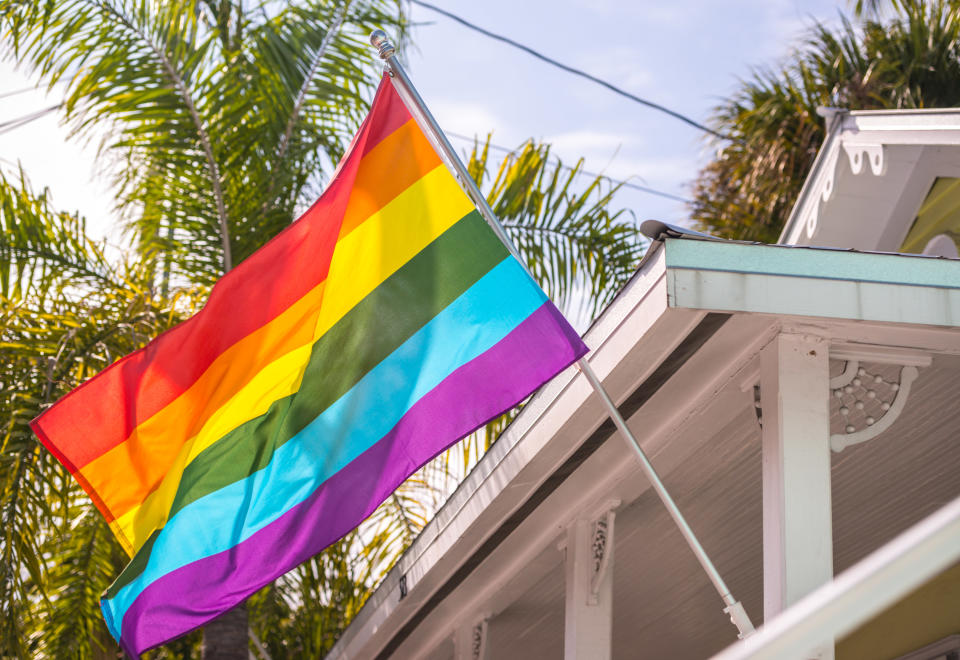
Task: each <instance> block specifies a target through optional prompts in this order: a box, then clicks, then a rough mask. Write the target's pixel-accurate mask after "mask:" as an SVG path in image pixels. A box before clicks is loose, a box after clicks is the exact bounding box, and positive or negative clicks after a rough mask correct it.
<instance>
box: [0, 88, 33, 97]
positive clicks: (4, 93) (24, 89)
mask: <svg viewBox="0 0 960 660" xmlns="http://www.w3.org/2000/svg"><path fill="white" fill-rule="evenodd" d="M35 91H37V88H36V87H24V88H23V89H15V90H13V91H10V92H0V99H5V98H7V97H8V96H16V95H17V94H25V93H27V92H35Z"/></svg>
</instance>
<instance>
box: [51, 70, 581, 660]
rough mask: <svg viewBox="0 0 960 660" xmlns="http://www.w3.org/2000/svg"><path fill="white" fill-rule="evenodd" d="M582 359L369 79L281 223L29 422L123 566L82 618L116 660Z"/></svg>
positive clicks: (166, 632)
mask: <svg viewBox="0 0 960 660" xmlns="http://www.w3.org/2000/svg"><path fill="white" fill-rule="evenodd" d="M585 352H586V347H585V346H584V344H583V342H582V341H581V339H580V337H579V336H578V335H577V333H576V332H575V331H574V330H573V329H572V328H571V327H570V326H569V324H568V323H567V322H566V320H565V319H564V318H563V316H562V315H561V314H560V313H559V312H558V311H557V310H556V308H555V307H554V306H553V304H552V303H551V302H550V301H549V300H548V299H547V297H546V295H545V294H544V293H543V291H542V290H541V289H540V288H539V287H538V286H537V285H536V283H535V282H533V280H531V279H530V277H529V275H528V274H527V273H526V271H525V270H524V269H523V267H522V266H521V265H520V264H519V263H518V262H517V261H516V260H515V259H514V258H513V257H512V256H511V255H510V253H509V251H508V250H507V249H506V247H505V246H504V245H503V244H502V243H500V241H499V240H498V239H497V237H496V236H495V235H494V233H493V232H492V230H491V229H490V228H489V227H488V226H487V225H486V223H485V222H484V221H483V219H482V218H481V217H480V215H479V213H478V212H477V210H476V209H475V208H474V207H473V204H472V203H471V202H470V200H469V199H468V198H467V196H466V195H465V194H464V193H463V191H462V190H461V189H460V187H459V186H458V184H457V183H456V181H455V179H454V178H453V176H452V175H451V174H450V172H449V171H448V170H447V168H446V166H445V165H444V164H443V163H442V162H441V160H440V157H439V156H438V155H437V153H436V152H435V151H434V149H433V147H432V146H431V145H430V143H429V142H428V140H427V139H426V137H425V136H424V134H423V132H422V131H421V129H420V128H419V127H418V126H417V124H416V122H415V121H414V119H413V118H412V117H411V114H410V112H409V110H408V109H407V108H406V106H405V105H404V103H403V101H402V100H401V98H400V97H399V95H398V94H397V93H396V91H395V90H394V89H393V86H392V84H391V83H390V81H389V79H388V78H387V77H384V80H383V81H382V82H381V85H380V87H379V89H378V91H377V94H376V96H375V98H374V102H373V105H372V107H371V110H370V114H369V115H368V117H367V119H366V120H365V121H364V123H363V125H362V126H361V128H360V130H359V132H358V133H357V135H356V137H355V138H354V141H353V143H352V144H351V146H350V148H349V150H348V152H347V154H346V155H345V156H344V158H343V160H342V161H341V163H340V165H339V166H338V168H337V170H336V172H335V174H334V177H333V179H332V180H331V182H330V184H329V186H328V187H327V190H326V191H325V192H324V194H323V195H322V196H321V197H320V199H319V200H318V201H317V202H316V203H315V204H314V205H313V206H312V207H311V208H310V209H309V210H308V211H307V212H306V213H305V214H304V215H303V216H302V217H301V218H300V219H299V220H298V221H297V222H295V223H294V224H292V225H291V226H290V227H289V228H288V229H286V230H285V231H284V232H282V233H281V234H279V235H278V236H277V237H275V238H274V239H273V240H271V241H270V242H268V243H267V244H266V245H265V246H264V247H263V248H261V249H260V250H258V251H257V252H256V253H255V254H253V255H252V256H251V257H250V258H248V259H247V260H246V261H244V262H243V263H242V264H240V265H239V266H237V268H235V269H234V270H233V271H231V272H230V273H228V274H227V275H225V276H224V277H223V278H222V279H221V281H220V282H218V283H217V285H216V286H215V287H214V288H213V291H212V292H211V295H210V298H209V300H208V302H207V304H206V305H205V306H204V308H203V309H202V310H201V311H200V312H199V313H197V314H196V315H195V316H193V317H192V318H190V319H188V320H187V321H185V322H184V323H182V324H180V325H179V326H177V327H175V328H173V329H171V330H170V331H168V332H166V333H164V334H163V335H161V336H159V337H158V338H156V339H155V340H154V341H152V342H151V343H150V344H148V345H147V346H146V347H145V348H144V349H142V350H140V351H137V352H136V353H133V354H131V355H129V356H127V357H125V358H123V359H121V360H119V361H118V362H116V363H114V364H113V365H112V366H111V367H109V368H108V369H106V370H104V371H103V372H102V373H100V374H99V375H98V376H96V377H94V378H93V379H91V380H89V381H87V382H86V383H84V384H83V385H81V386H80V387H78V388H77V389H75V390H74V391H73V392H71V393H69V394H67V395H66V396H65V397H64V398H62V399H61V400H60V401H58V402H57V403H56V404H54V405H53V406H52V407H51V408H50V409H48V410H47V411H46V412H44V413H43V414H42V415H41V416H40V417H38V418H37V419H36V420H34V421H33V422H32V427H33V429H34V431H35V432H36V433H37V435H38V436H39V437H40V439H41V441H42V442H43V444H44V445H45V446H46V447H47V448H48V449H49V450H50V451H51V452H52V453H53V454H54V455H55V456H56V457H57V458H58V459H59V460H60V461H61V462H62V463H63V464H64V465H65V466H66V467H67V468H68V469H69V470H70V472H71V474H72V475H73V476H74V478H76V479H77V481H78V482H79V483H80V485H81V486H82V487H83V488H84V490H85V491H86V492H87V493H88V494H89V495H90V497H91V499H92V500H93V502H94V503H95V504H96V506H97V507H98V509H99V510H100V511H101V513H102V514H103V515H104V517H105V518H106V520H107V521H108V523H109V524H110V527H111V529H112V530H113V532H114V534H115V535H116V537H117V539H118V540H119V541H120V543H121V544H122V545H123V546H124V548H125V549H126V550H127V552H128V553H129V554H130V555H131V561H130V563H129V565H128V566H127V567H126V568H125V569H124V571H123V572H122V573H121V575H120V576H119V578H118V579H117V581H116V582H115V583H114V584H113V585H112V586H111V587H110V589H109V590H108V591H107V592H106V593H105V594H104V597H103V600H102V603H101V605H102V609H103V613H104V617H105V619H106V622H107V626H108V628H109V629H110V632H111V633H112V634H113V635H114V637H116V638H117V640H118V641H119V642H120V644H121V646H122V647H123V648H124V650H125V651H126V652H128V653H129V654H131V655H133V656H137V655H138V654H140V653H142V652H143V651H145V650H147V649H150V648H153V647H155V646H158V645H160V644H163V643H165V642H167V641H169V640H171V639H173V638H175V637H178V636H180V635H183V634H185V633H187V632H189V631H190V630H193V629H194V628H197V627H199V626H201V625H203V624H205V623H207V622H208V621H210V620H211V619H213V618H216V617H217V616H218V615H220V614H222V613H223V612H225V611H227V610H228V609H230V608H231V607H233V606H235V605H236V604H237V603H239V602H241V601H243V600H244V599H245V598H246V597H248V596H249V595H250V594H252V593H253V592H254V591H256V590H257V589H259V588H261V587H262V586H264V585H265V584H268V583H269V582H270V581H272V580H274V579H275V578H277V577H278V576H280V575H282V574H283V573H285V572H287V571H289V570H291V569H292V568H294V567H295V566H297V565H298V564H299V563H301V562H303V561H305V560H306V559H308V558H309V557H311V556H313V555H315V554H317V553H318V552H320V551H322V550H323V549H324V548H326V547H327V546H329V545H330V544H332V543H334V542H335V541H337V540H338V539H340V538H341V537H343V536H344V535H345V534H346V533H348V532H349V531H350V530H351V529H353V528H354V527H356V526H357V525H358V524H359V523H360V522H362V520H363V519H364V518H366V517H367V516H368V515H369V514H370V513H372V512H373V510H374V509H375V508H376V507H377V506H378V505H379V504H380V503H381V502H382V501H383V500H384V499H385V498H386V497H387V496H389V494H390V493H391V492H392V491H393V490H394V489H395V488H396V487H397V486H398V485H400V483H402V482H403V481H404V479H406V478H407V477H408V476H409V475H410V474H412V473H413V472H415V471H416V470H417V469H418V468H419V467H420V466H422V465H423V464H424V463H426V462H427V461H429V460H430V459H431V458H432V457H434V456H435V455H436V454H438V453H439V452H441V451H443V450H444V449H446V448H447V447H449V446H450V445H451V444H453V443H454V442H455V441H457V440H458V439H460V438H462V437H463V436H465V435H467V434H468V433H470V432H472V431H473V430H475V429H477V428H479V427H480V426H482V425H483V424H485V423H486V422H487V421H489V420H490V419H492V418H494V417H496V416H497V415H499V414H500V413H501V412H503V411H504V410H507V409H509V408H510V407H512V406H514V405H515V404H517V403H518V402H520V401H521V400H523V399H524V398H525V397H526V396H527V395H529V394H530V393H531V392H533V391H534V390H536V389H537V388H538V387H539V386H540V385H541V384H543V383H544V382H546V381H547V380H549V379H550V378H551V377H553V376H554V375H555V374H556V373H557V372H559V371H560V370H562V369H563V368H565V367H567V366H568V365H569V364H571V363H572V362H573V361H575V360H576V359H577V358H579V357H580V356H582V355H583V354H584V353H585ZM79 579H82V578H79Z"/></svg>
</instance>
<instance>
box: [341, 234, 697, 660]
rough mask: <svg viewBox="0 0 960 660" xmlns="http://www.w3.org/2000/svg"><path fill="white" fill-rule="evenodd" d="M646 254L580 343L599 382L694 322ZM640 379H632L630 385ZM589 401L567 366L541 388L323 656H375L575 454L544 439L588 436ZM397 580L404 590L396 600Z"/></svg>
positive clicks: (661, 256)
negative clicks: (638, 350) (642, 346)
mask: <svg viewBox="0 0 960 660" xmlns="http://www.w3.org/2000/svg"><path fill="white" fill-rule="evenodd" d="M650 251H651V253H650V256H649V257H648V258H646V259H644V263H643V265H642V267H641V269H640V270H639V272H638V273H637V274H636V275H635V277H634V278H633V280H632V281H631V282H630V284H628V285H627V287H626V288H625V289H624V291H622V292H621V293H620V295H618V296H617V298H616V299H615V300H614V302H613V303H611V304H610V305H609V306H608V308H607V309H606V310H605V311H604V313H603V314H602V315H601V317H600V318H599V319H598V320H597V321H596V322H595V323H594V325H593V326H592V327H591V328H590V330H589V331H588V332H587V334H586V335H585V337H584V340H585V342H586V344H587V345H588V346H589V347H590V348H591V352H590V354H589V355H588V360H589V361H590V364H591V366H592V367H593V369H594V371H595V372H596V373H597V374H598V376H599V377H600V378H601V379H604V378H607V376H608V375H610V374H611V372H612V371H613V370H614V368H615V367H616V366H617V365H618V364H619V363H620V362H621V360H623V359H624V357H625V356H626V354H627V353H629V352H630V351H631V350H633V349H634V347H635V345H636V344H638V343H640V342H642V341H644V338H645V337H646V336H647V335H649V334H650V331H651V330H652V329H653V328H654V327H657V328H658V329H659V330H658V332H657V336H658V337H659V338H661V339H662V337H663V336H667V337H669V338H670V341H671V342H673V343H669V342H667V343H664V342H660V341H655V342H653V344H654V345H653V346H652V347H651V350H650V352H649V357H648V359H649V370H650V371H653V370H654V369H655V368H656V367H657V365H658V364H659V363H660V362H661V361H662V360H663V358H664V357H666V356H667V355H668V354H669V353H670V351H671V350H672V349H673V347H674V344H675V343H678V342H679V341H681V340H682V339H683V337H684V336H685V335H686V330H689V327H687V326H690V325H691V324H695V322H696V321H697V320H699V319H700V318H701V316H702V315H698V314H691V313H689V312H683V313H681V312H671V311H670V310H669V308H668V306H667V286H666V266H665V253H664V250H663V249H662V245H660V244H659V243H654V244H653V245H651V247H650ZM677 324H679V325H677ZM674 325H677V327H673V326H674ZM665 326H670V327H669V328H666V327H665ZM680 326H683V327H680ZM661 330H662V332H661ZM645 376H646V374H633V377H634V378H637V377H639V378H644V377H645ZM612 380H613V381H614V382H613V383H611V381H610V380H608V381H607V386H608V387H609V388H611V390H619V389H625V388H626V387H629V386H630V385H631V384H627V383H622V384H617V383H616V381H617V380H618V379H616V378H614V379H612ZM611 393H612V394H613V395H614V396H617V395H618V394H619V392H617V391H612V392H611ZM592 397H593V393H592V390H591V389H590V386H589V384H588V383H587V382H586V379H585V378H584V377H583V375H582V374H580V373H579V371H577V370H576V368H575V367H570V368H568V369H567V370H566V371H564V372H562V373H561V374H559V375H558V376H556V377H555V378H554V379H553V380H552V381H550V382H549V383H548V384H547V385H545V386H544V387H543V388H541V390H540V391H539V392H538V393H537V394H536V395H535V396H534V397H533V399H531V401H530V402H529V403H528V404H527V405H526V406H525V407H524V409H523V411H522V412H521V413H520V414H519V415H518V416H517V418H516V420H514V422H513V423H512V424H511V425H510V426H509V427H508V429H507V430H506V431H505V432H504V433H503V435H501V436H500V438H499V439H498V440H497V442H496V443H494V445H493V446H492V447H491V448H490V450H489V451H488V452H487V453H486V454H485V455H484V456H483V458H482V459H481V460H480V461H479V463H478V464H477V465H476V467H474V469H473V470H472V471H471V472H470V474H469V475H468V476H467V478H466V479H465V480H464V481H463V482H462V483H461V484H460V486H459V487H458V488H457V490H456V491H455V492H454V493H453V495H452V496H451V497H450V499H449V500H448V501H447V502H446V503H445V504H444V505H443V507H442V508H441V509H440V511H439V512H438V513H437V515H436V516H434V518H433V519H432V520H431V521H430V523H429V524H428V525H427V527H426V528H425V529H424V530H423V532H422V533H421V534H420V535H419V536H418V537H417V539H416V540H415V541H414V542H413V544H412V545H411V546H410V548H409V549H408V550H407V551H406V552H405V553H404V555H403V556H402V557H401V558H400V560H399V561H398V562H397V564H396V565H395V566H394V567H393V569H392V570H391V571H390V572H389V574H388V575H387V577H386V578H385V579H384V581H383V583H381V585H380V586H379V588H378V589H377V590H376V591H375V592H374V593H373V595H371V597H370V598H369V599H368V601H367V603H366V604H365V605H364V607H363V609H362V610H361V611H360V613H359V614H358V615H357V617H356V618H355V619H354V620H353V622H352V623H351V624H350V626H348V627H347V629H346V631H344V634H343V636H342V637H341V638H340V640H339V641H338V642H337V644H336V645H335V646H334V648H333V649H332V650H331V651H330V653H329V654H328V656H327V657H328V658H365V657H370V656H372V655H376V653H377V652H379V649H381V648H382V647H383V646H384V644H386V643H387V642H388V641H389V640H390V639H391V637H392V636H393V635H394V634H395V633H396V632H397V631H398V630H400V629H401V628H402V627H403V625H404V624H405V623H406V622H407V621H408V620H409V619H410V617H412V616H413V615H415V614H416V613H417V611H418V609H419V608H420V607H421V606H422V605H423V604H424V603H425V602H426V601H427V600H428V599H429V598H430V596H431V595H432V594H433V593H434V592H435V591H436V589H437V588H439V587H440V586H442V585H443V584H444V582H445V581H446V580H447V579H448V578H449V577H450V576H451V575H452V574H453V572H454V571H456V570H457V569H458V568H459V566H460V564H461V563H462V561H463V560H464V559H465V558H466V557H468V556H469V555H470V553H471V552H472V551H473V550H474V549H475V548H477V547H479V545H480V544H481V543H482V542H483V541H484V540H485V539H486V537H487V536H488V535H489V534H490V533H491V532H492V531H493V530H495V529H496V528H497V526H498V525H499V524H500V522H502V521H503V520H504V519H506V518H507V517H508V516H509V515H510V514H511V513H512V512H513V511H514V510H515V509H516V508H517V507H518V506H519V505H521V504H522V503H523V502H524V501H525V500H526V498H527V496H528V495H529V494H530V493H531V492H533V490H534V489H535V488H536V487H537V485H538V483H539V481H538V480H542V479H543V478H546V477H547V476H548V475H549V474H551V472H552V470H553V469H554V467H555V466H556V465H558V464H559V463H561V462H562V461H563V460H564V459H565V458H566V457H567V455H569V454H570V453H572V452H573V451H575V450H576V448H577V447H578V446H579V442H570V443H566V442H565V443H556V442H551V441H552V440H553V439H554V438H555V437H556V436H557V435H558V434H561V433H562V434H563V436H564V437H567V436H573V435H577V434H578V433H580V432H581V430H582V432H583V434H589V432H590V431H591V430H592V426H593V425H594V424H593V423H594V421H595V418H597V417H598V416H599V415H600V407H599V404H598V403H597V402H596V401H594V400H593V398H592ZM593 408H596V410H593ZM573 419H576V421H575V422H572V421H571V420H573ZM581 426H582V427H583V429H580V427H581ZM570 439H571V440H574V439H575V438H572V437H571V438H570ZM567 445H569V446H567ZM401 577H403V578H404V579H405V581H406V588H407V595H406V597H404V598H403V599H401V598H400V588H399V587H400V579H401Z"/></svg>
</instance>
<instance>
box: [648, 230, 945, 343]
mask: <svg viewBox="0 0 960 660" xmlns="http://www.w3.org/2000/svg"><path fill="white" fill-rule="evenodd" d="M665 253H666V264H667V292H668V293H667V295H668V300H669V304H670V306H671V307H675V308H687V309H698V310H709V311H725V312H746V313H761V314H777V315H789V316H804V317H821V318H831V319H846V320H853V321H875V322H885V323H886V322H890V323H906V324H919V325H933V326H946V327H960V261H957V260H950V259H941V258H931V257H924V256H907V255H897V254H876V253H861V252H852V251H844V250H826V249H815V248H802V247H785V246H772V245H751V244H744V243H734V242H720V241H695V240H684V239H667V241H666V245H665Z"/></svg>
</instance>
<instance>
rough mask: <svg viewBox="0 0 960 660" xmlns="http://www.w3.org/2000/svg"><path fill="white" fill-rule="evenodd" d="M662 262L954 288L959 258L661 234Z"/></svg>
mask: <svg viewBox="0 0 960 660" xmlns="http://www.w3.org/2000/svg"><path fill="white" fill-rule="evenodd" d="M664 247H665V249H666V266H667V268H678V269H679V268H684V269H691V270H702V271H719V272H726V273H746V274H756V275H780V276H788V277H808V278H814V279H821V280H844V281H850V282H879V283H884V284H908V285H912V286H925V287H937V288H945V289H960V261H955V260H949V259H935V258H931V257H922V256H914V255H899V254H875V253H867V252H850V251H846V250H828V249H817V248H803V247H784V246H777V245H749V244H744V243H733V242H725V241H699V240H690V239H667V240H666V241H665V245H664Z"/></svg>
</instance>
